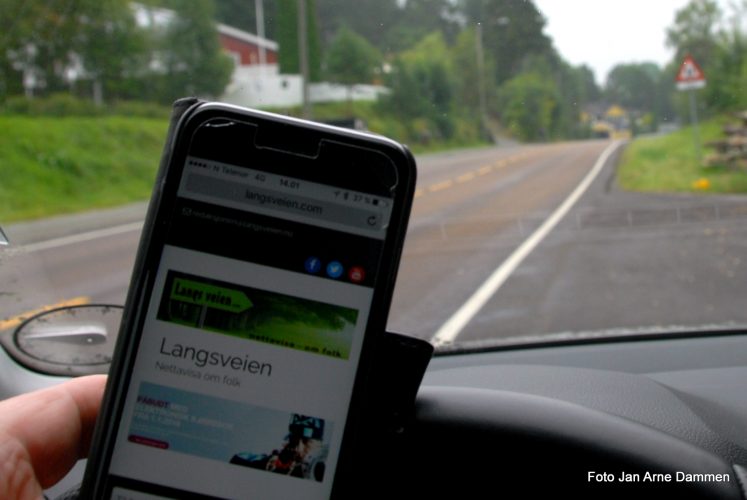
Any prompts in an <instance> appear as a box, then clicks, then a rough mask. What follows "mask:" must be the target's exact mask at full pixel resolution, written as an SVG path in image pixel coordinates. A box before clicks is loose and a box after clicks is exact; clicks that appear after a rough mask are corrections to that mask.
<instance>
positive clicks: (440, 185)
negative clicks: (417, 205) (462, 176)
mask: <svg viewBox="0 0 747 500" xmlns="http://www.w3.org/2000/svg"><path fill="white" fill-rule="evenodd" d="M453 185H454V181H452V180H451V179H449V180H448V181H443V182H439V183H438V184H433V185H432V186H430V187H428V191H430V192H431V193H435V192H436V191H443V190H444V189H448V188H450V187H451V186H453Z"/></svg>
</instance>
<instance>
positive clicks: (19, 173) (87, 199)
mask: <svg viewBox="0 0 747 500" xmlns="http://www.w3.org/2000/svg"><path fill="white" fill-rule="evenodd" d="M167 127H168V120H166V119H159V118H143V117H125V116H100V117H45V116H34V117H31V116H20V115H6V116H0V130H2V131H3V132H2V134H0V172H2V174H0V223H8V222H12V221H19V220H26V219H33V218H39V217H45V216H50V215H56V214H61V213H69V212H76V211H81V210H89V209H93V208H100V207H109V206H115V205H120V204H123V203H127V202H131V201H135V200H143V199H147V198H148V196H149V195H150V192H151V189H152V186H153V180H154V178H155V173H156V169H157V167H158V161H159V157H160V154H161V149H162V148H163V143H164V140H165V137H166V130H167Z"/></svg>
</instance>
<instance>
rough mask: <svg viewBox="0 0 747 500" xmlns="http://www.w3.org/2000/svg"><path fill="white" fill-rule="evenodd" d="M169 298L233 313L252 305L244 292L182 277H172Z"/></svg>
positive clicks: (242, 310)
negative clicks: (172, 281)
mask: <svg viewBox="0 0 747 500" xmlns="http://www.w3.org/2000/svg"><path fill="white" fill-rule="evenodd" d="M171 298H172V299H175V300H181V301H182V302H188V303H190V304H195V305H198V306H207V307H211V308H213V309H220V310H221V311H228V312H233V313H240V312H244V311H246V310H247V309H249V308H250V307H252V301H251V300H249V298H248V297H247V296H246V294H244V292H241V291H239V290H232V289H230V288H225V287H222V286H215V285H209V284H207V283H201V282H199V281H192V280H188V279H184V278H175V279H174V284H173V286H172V287H171Z"/></svg>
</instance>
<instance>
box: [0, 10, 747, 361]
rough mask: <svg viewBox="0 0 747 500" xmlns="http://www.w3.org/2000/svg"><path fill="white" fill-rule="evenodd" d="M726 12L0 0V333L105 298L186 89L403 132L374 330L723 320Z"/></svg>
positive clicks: (120, 273)
mask: <svg viewBox="0 0 747 500" xmlns="http://www.w3.org/2000/svg"><path fill="white" fill-rule="evenodd" d="M745 14H747V3H745V2H734V1H728V0H666V1H664V0H657V1H655V2H651V1H643V0H629V1H627V2H611V1H593V0H573V1H571V0H564V1H562V2H561V1H556V0H365V1H362V0H359V1H355V2H352V1H340V0H276V1H272V0H264V1H263V0H141V1H138V2H130V1H128V0H104V1H90V0H59V1H49V0H0V130H2V133H1V134H0V171H1V172H2V175H1V176H0V226H2V228H3V231H4V233H5V234H6V235H7V237H8V239H9V240H10V245H7V246H5V245H2V241H1V240H0V332H8V331H12V330H14V329H15V328H16V327H17V326H18V325H19V324H21V322H22V321H23V320H24V319H26V318H28V317H30V316H31V315H33V314H34V313H36V312H40V311H43V310H46V309H50V308H54V307H59V306H64V305H73V304H120V305H121V304H123V303H124V299H125V295H126V291H127V287H128V283H129V279H130V273H131V271H132V266H133V261H134V256H135V252H136V249H137V244H138V238H139V235H140V231H141V229H142V221H143V218H144V215H145V210H146V208H147V200H148V197H149V195H150V192H151V189H152V185H153V180H154V177H155V172H156V169H157V167H158V163H159V158H160V154H161V150H162V148H163V143H164V139H165V135H166V130H167V127H168V121H169V113H170V104H171V103H172V102H173V101H174V100H175V99H177V98H180V97H184V96H190V95H195V96H199V97H201V98H204V99H211V100H219V101H224V102H229V103H233V104H238V105H242V106H246V107H252V108H260V109H265V110H269V111H273V112H277V113H282V114H290V115H293V116H297V117H304V118H309V119H313V120H318V121H322V122H325V123H331V124H334V125H339V126H344V127H352V128H357V129H359V130H368V131H371V132H374V133H377V134H383V135H386V136H388V137H391V138H393V139H395V140H397V141H400V142H403V143H405V144H407V145H408V146H409V147H410V148H411V149H412V150H413V151H414V153H415V155H416V159H417V163H418V181H417V189H416V192H415V201H414V206H413V212H412V217H411V220H410V225H409V229H408V235H407V241H406V245H405V249H404V256H403V260H402V263H401V266H400V272H399V276H398V281H397V285H396V290H395V294H394V301H393V305H392V311H391V315H390V318H389V327H390V328H391V329H392V330H394V331H397V332H401V333H405V334H408V335H413V336H417V337H420V338H424V339H427V340H430V341H432V342H433V343H435V344H436V345H437V347H439V348H441V349H449V348H452V347H456V348H462V347H465V346H473V345H504V344H506V345H507V344H525V343H530V342H537V341H548V340H552V341H562V340H570V339H577V338H599V337H605V336H609V337H618V336H624V335H630V334H649V333H670V332H688V331H707V330H723V329H733V328H737V327H740V326H742V325H744V324H745V323H747V308H745V307H744V299H743V297H744V296H745V295H746V294H747V267H746V266H745V263H743V259H744V249H745V247H746V245H747V234H746V232H747V229H746V228H747V225H745V221H747V198H745V197H744V194H743V193H744V192H745V191H747V93H745V92H744V89H745V87H746V86H747V31H746V30H747V26H745V19H747V16H745ZM343 215H344V214H343Z"/></svg>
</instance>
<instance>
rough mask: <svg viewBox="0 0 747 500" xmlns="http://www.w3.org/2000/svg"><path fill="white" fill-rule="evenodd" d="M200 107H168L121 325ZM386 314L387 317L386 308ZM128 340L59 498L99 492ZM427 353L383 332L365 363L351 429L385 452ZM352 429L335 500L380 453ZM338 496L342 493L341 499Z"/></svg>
mask: <svg viewBox="0 0 747 500" xmlns="http://www.w3.org/2000/svg"><path fill="white" fill-rule="evenodd" d="M203 103H205V101H202V100H200V99H197V98H192V97H190V98H184V99H179V100H177V101H176V102H175V103H174V105H173V109H172V114H171V118H170V123H169V128H168V132H167V136H166V142H165V146H164V151H163V154H162V156H161V159H160V163H159V169H158V172H157V175H156V179H155V184H154V188H153V193H152V196H151V201H150V204H149V207H148V212H147V215H146V219H145V223H144V225H143V232H142V234H143V237H142V238H141V241H140V245H139V248H138V252H137V258H136V260H135V264H134V267H133V274H132V276H133V279H132V282H131V285H130V289H129V292H128V295H127V300H126V304H125V312H124V315H123V317H122V325H131V324H138V321H139V317H138V316H139V315H140V314H142V313H144V311H145V307H144V305H143V304H136V303H135V302H136V301H138V300H143V297H142V295H141V294H140V290H142V289H143V287H144V285H145V284H146V282H147V280H148V279H149V276H148V275H147V272H146V271H147V264H148V263H147V262H146V260H145V259H146V257H147V256H148V255H150V251H149V250H150V249H149V247H150V244H151V241H150V240H149V238H148V237H147V236H149V235H152V234H153V232H154V231H156V230H158V228H156V227H155V226H156V220H157V215H158V213H159V210H160V206H161V202H162V194H163V184H164V182H165V177H166V174H167V171H168V168H169V165H170V163H171V159H172V155H173V154H174V147H175V143H176V141H177V135H178V132H179V131H180V128H181V124H182V121H183V120H186V119H188V118H189V116H190V114H191V111H193V110H194V109H196V108H197V107H199V106H200V105H201V104H203ZM404 152H405V154H406V155H408V158H409V161H411V162H412V165H413V178H412V179H411V185H409V186H407V187H406V189H409V190H410V191H411V192H410V196H407V197H406V198H407V199H408V203H411V202H412V192H413V191H414V186H415V178H414V159H413V158H412V155H411V154H410V152H409V151H408V150H406V149H404ZM409 210H410V206H409V205H408V206H407V207H406V209H405V210H403V212H402V213H403V214H404V217H405V218H406V217H408V216H409ZM398 223H399V224H401V225H403V226H404V227H406V224H407V221H406V220H403V221H398ZM404 227H403V229H404ZM403 244H404V238H402V240H401V241H400V242H398V246H397V248H395V251H396V252H397V255H399V254H401V250H402V248H401V247H402V245H403ZM398 265H399V260H397V262H396V263H395V265H393V266H392V269H391V273H390V276H388V277H387V284H388V288H387V289H386V290H385V292H384V293H387V294H388V296H389V297H391V295H392V293H393V287H394V280H395V277H396V272H397V268H398ZM386 310H387V312H388V304H387V307H386ZM384 328H385V322H383V323H382V326H381V329H382V330H384ZM120 333H125V331H124V330H122V331H121V332H120ZM132 340H133V339H130V338H127V335H124V334H122V335H120V336H119V338H118V340H117V346H116V351H115V352H117V353H119V354H118V355H116V356H115V357H114V359H113V361H112V365H111V369H110V372H109V373H110V377H109V380H108V382H107V386H106V390H105V393H104V398H103V402H102V410H101V413H100V414H99V418H98V420H97V424H96V429H95V431H94V436H93V440H92V443H93V444H92V448H91V452H90V458H89V463H88V465H87V467H86V472H85V476H84V480H83V484H82V486H81V489H80V491H79V492H77V491H71V492H68V493H66V494H65V495H63V497H61V498H66V499H69V498H79V497H80V498H95V497H96V495H97V494H98V493H99V491H97V490H99V489H100V488H101V484H99V477H100V476H101V474H102V472H103V469H104V468H107V469H108V463H103V462H104V461H105V458H106V457H105V456H104V455H105V453H106V451H107V450H108V449H110V447H111V445H112V443H111V442H110V441H111V440H113V439H115V433H114V432H111V429H110V425H109V423H110V422H111V420H112V419H113V417H114V415H113V412H115V411H117V410H116V409H117V408H119V406H120V405H121V401H120V399H121V398H123V397H124V392H125V391H124V387H125V386H124V384H125V383H126V380H125V379H124V377H123V376H122V373H123V371H124V370H127V369H128V366H129V364H130V363H132V362H133V359H134V352H133V350H134V349H135V348H136V345H135V343H134V342H133V341H132ZM432 353H433V347H432V346H431V344H430V343H428V342H427V341H425V340H421V339H416V338H412V337H407V336H404V335H400V334H396V333H391V332H386V331H384V333H383V334H382V335H381V338H380V339H379V343H378V345H377V346H376V349H375V352H374V354H373V355H372V357H371V358H372V359H370V360H369V369H368V370H367V373H365V374H364V376H365V378H366V379H367V382H366V384H365V385H366V398H365V399H364V400H361V401H358V402H357V405H358V408H357V411H358V412H362V414H363V415H364V417H362V418H361V419H360V422H359V425H358V426H357V428H356V429H358V430H359V429H375V430H374V431H373V435H374V436H373V437H378V439H379V442H380V444H385V443H387V446H386V447H387V448H388V447H389V446H390V445H394V444H395V441H396V437H397V436H398V435H399V434H400V433H401V431H402V429H403V428H404V427H405V426H406V425H407V422H408V421H409V418H410V417H411V416H412V410H413V407H414V401H415V396H416V394H417V389H418V387H419V385H420V382H421V380H422V377H423V375H424V373H425V369H426V368H427V366H428V362H429V361H430V358H431V355H432ZM377 368H378V369H377ZM356 429H354V430H353V432H352V436H351V437H350V442H351V444H350V445H349V458H350V459H352V460H353V461H355V462H357V463H358V465H359V466H356V467H355V468H352V467H351V468H350V470H349V471H348V472H347V473H346V479H345V480H344V481H343V482H342V483H341V485H340V486H339V487H337V488H336V491H337V492H338V494H336V495H335V496H337V497H343V498H344V495H345V491H350V490H352V488H356V489H357V488H359V487H360V485H361V484H362V483H366V482H368V480H369V477H368V474H367V472H366V471H367V470H370V467H369V466H372V465H373V463H374V462H375V461H378V460H379V457H380V454H379V453H377V452H373V453H372V451H371V450H370V449H367V448H369V447H367V446H366V445H365V443H366V442H370V439H371V437H372V435H371V432H370V431H369V432H368V433H367V435H366V436H365V438H364V437H363V436H362V435H361V432H358V431H357V430H356ZM364 447H365V448H366V449H364ZM381 451H382V452H383V448H381ZM340 462H342V460H340ZM339 492H342V494H340V493H339Z"/></svg>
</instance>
